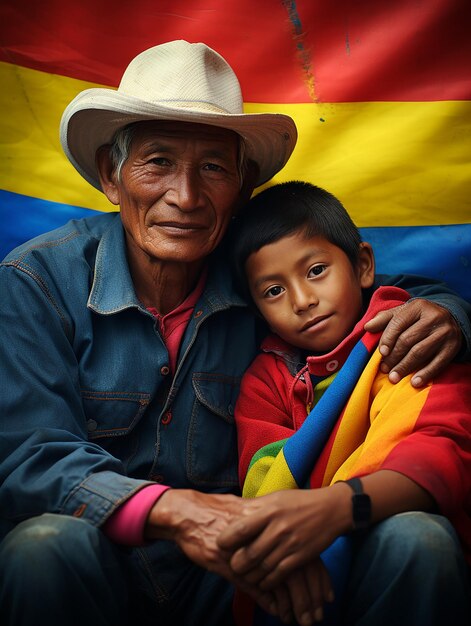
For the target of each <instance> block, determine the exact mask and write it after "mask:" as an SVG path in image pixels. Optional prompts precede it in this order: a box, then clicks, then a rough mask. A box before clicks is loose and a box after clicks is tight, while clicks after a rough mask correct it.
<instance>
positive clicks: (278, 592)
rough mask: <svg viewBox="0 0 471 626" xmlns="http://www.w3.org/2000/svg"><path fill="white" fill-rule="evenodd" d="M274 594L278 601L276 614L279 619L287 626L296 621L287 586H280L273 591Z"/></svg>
mask: <svg viewBox="0 0 471 626" xmlns="http://www.w3.org/2000/svg"><path fill="white" fill-rule="evenodd" d="M273 594H274V596H275V600H276V613H277V615H278V617H279V618H280V619H281V621H282V622H284V623H285V624H290V623H291V622H292V621H293V619H294V613H293V607H292V604H291V599H290V595H289V592H288V588H287V587H286V586H285V585H279V586H278V587H277V588H276V589H274V590H273Z"/></svg>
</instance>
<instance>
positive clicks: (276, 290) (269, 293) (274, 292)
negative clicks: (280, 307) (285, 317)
mask: <svg viewBox="0 0 471 626" xmlns="http://www.w3.org/2000/svg"><path fill="white" fill-rule="evenodd" d="M282 292H283V287H280V285H275V286H274V287H270V289H267V290H266V291H265V293H264V294H263V295H264V297H265V298H276V296H279V295H280V293H282Z"/></svg>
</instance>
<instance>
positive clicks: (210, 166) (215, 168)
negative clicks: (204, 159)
mask: <svg viewBox="0 0 471 626" xmlns="http://www.w3.org/2000/svg"><path fill="white" fill-rule="evenodd" d="M204 169H205V170H208V171H210V172H222V171H223V170H224V168H223V167H221V166H220V165H217V163H206V164H205V165H204Z"/></svg>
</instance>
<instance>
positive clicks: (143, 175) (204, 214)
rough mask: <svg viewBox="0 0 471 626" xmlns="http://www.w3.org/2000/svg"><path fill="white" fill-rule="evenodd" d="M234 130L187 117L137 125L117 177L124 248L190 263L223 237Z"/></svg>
mask: <svg viewBox="0 0 471 626" xmlns="http://www.w3.org/2000/svg"><path fill="white" fill-rule="evenodd" d="M238 146H239V142H238V136H237V134H236V133H234V132H232V131H230V130H226V129H222V128H217V127H213V126H207V125H203V124H192V123H186V122H144V123H140V124H139V125H137V127H136V129H135V134H134V136H133V139H132V142H131V146H130V152H129V157H128V159H127V160H126V162H125V163H124V165H123V167H122V170H121V174H120V180H119V181H115V185H116V191H117V195H118V204H119V206H120V209H121V217H122V221H123V225H124V228H125V231H126V236H127V241H128V246H137V247H138V248H140V249H141V250H143V251H144V252H145V253H147V254H148V255H149V256H150V257H153V258H155V259H159V260H163V261H177V262H183V263H191V262H194V261H198V260H200V259H203V258H204V257H206V256H208V255H209V254H210V253H211V252H212V251H213V250H214V249H215V248H216V246H217V245H218V243H219V242H220V241H221V238H222V236H223V235H224V233H225V231H226V229H227V226H228V224H229V221H230V219H231V217H232V215H233V214H234V211H235V209H236V208H237V205H238V201H239V195H240V187H241V180H240V177H239V168H238Z"/></svg>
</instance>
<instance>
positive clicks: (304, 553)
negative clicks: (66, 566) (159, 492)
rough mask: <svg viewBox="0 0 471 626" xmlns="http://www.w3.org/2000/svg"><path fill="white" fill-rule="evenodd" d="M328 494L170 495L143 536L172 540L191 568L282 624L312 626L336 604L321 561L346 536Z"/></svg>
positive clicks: (185, 492) (158, 506)
mask: <svg viewBox="0 0 471 626" xmlns="http://www.w3.org/2000/svg"><path fill="white" fill-rule="evenodd" d="M331 491H332V489H331V488H329V489H317V490H311V491H304V490H299V491H298V490H293V491H283V492H277V493H273V494H270V495H268V496H263V497H261V498H256V499H254V500H244V499H242V498H238V497H237V496H232V495H228V494H203V493H199V492H195V491H192V490H180V489H178V490H177V489H175V490H169V491H167V492H166V493H165V494H164V495H163V496H161V498H160V500H159V501H158V502H157V504H156V505H155V506H154V508H153V509H152V512H151V514H150V517H149V522H148V526H147V532H146V534H147V537H148V538H149V539H151V538H162V539H172V540H174V541H175V542H176V543H177V544H178V545H179V546H180V548H181V549H182V550H183V552H185V554H186V555H187V556H188V557H189V558H190V559H191V560H192V561H194V562H195V563H197V564H198V565H200V566H202V567H204V568H206V569H208V570H210V571H213V572H216V573H218V574H219V575H221V576H223V577H225V578H226V579H227V580H229V581H230V582H232V583H233V584H234V585H235V586H236V587H238V588H239V589H240V590H241V591H242V592H244V593H246V594H248V595H249V596H250V597H251V598H252V599H253V600H254V601H255V602H257V603H258V604H259V605H260V606H261V607H262V608H263V609H264V610H265V611H267V612H269V613H271V614H272V615H276V616H277V617H279V618H280V619H281V621H283V622H285V623H289V622H291V621H292V620H293V619H296V620H297V621H298V622H299V623H300V624H302V625H306V626H309V625H310V624H313V623H314V622H315V621H319V620H321V619H322V616H323V606H324V603H325V602H330V601H332V600H333V591H332V587H331V583H330V579H329V576H328V574H327V571H326V569H325V567H324V565H323V563H322V561H321V560H320V558H319V554H320V553H321V552H322V551H323V550H324V549H325V548H326V547H327V546H329V545H330V544H331V543H332V541H333V540H334V539H335V538H336V536H338V535H339V534H341V530H340V527H339V529H338V530H336V525H335V523H333V521H332V515H331V512H332V509H331V503H330V501H329V499H330V498H331Z"/></svg>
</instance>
